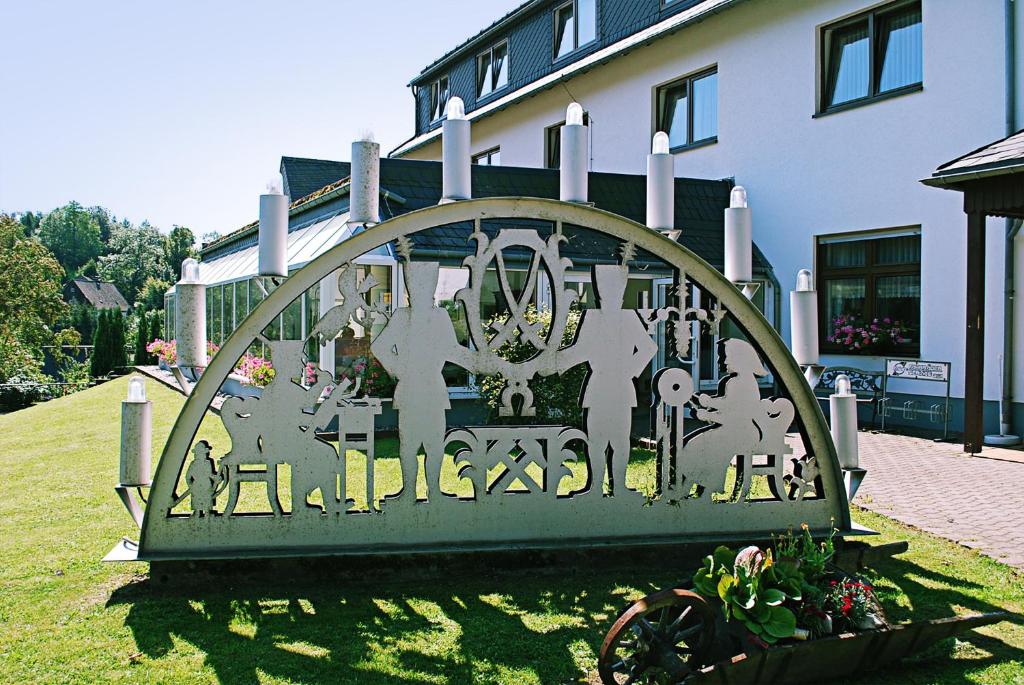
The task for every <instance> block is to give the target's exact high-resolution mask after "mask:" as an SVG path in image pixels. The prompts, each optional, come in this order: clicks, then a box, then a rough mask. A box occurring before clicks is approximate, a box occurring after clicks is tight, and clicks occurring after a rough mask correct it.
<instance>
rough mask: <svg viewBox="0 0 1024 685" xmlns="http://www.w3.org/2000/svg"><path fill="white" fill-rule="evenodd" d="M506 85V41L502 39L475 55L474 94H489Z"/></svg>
mask: <svg viewBox="0 0 1024 685" xmlns="http://www.w3.org/2000/svg"><path fill="white" fill-rule="evenodd" d="M507 85H508V41H507V40H503V41H501V42H500V43H498V44H497V45H495V46H493V47H491V48H490V49H489V50H487V51H486V52H483V53H480V54H479V55H477V57H476V96H477V97H478V98H482V97H485V96H487V95H490V94H491V93H493V92H494V91H496V90H501V89H502V88H504V87H505V86H507Z"/></svg>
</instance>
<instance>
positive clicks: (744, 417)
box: [682, 338, 792, 497]
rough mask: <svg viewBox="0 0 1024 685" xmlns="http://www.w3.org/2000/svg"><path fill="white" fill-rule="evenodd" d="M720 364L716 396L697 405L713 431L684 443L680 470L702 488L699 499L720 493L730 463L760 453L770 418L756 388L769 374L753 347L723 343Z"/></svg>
mask: <svg viewBox="0 0 1024 685" xmlns="http://www.w3.org/2000/svg"><path fill="white" fill-rule="evenodd" d="M718 358H719V370H720V373H721V374H722V380H721V381H719V384H718V394H717V395H707V394H701V395H698V396H696V397H695V398H694V400H693V404H694V405H695V408H696V411H695V412H694V416H695V417H696V418H697V420H699V421H705V422H707V423H709V424H711V425H709V426H704V427H703V428H699V429H697V430H695V431H693V432H692V433H690V434H688V435H686V436H685V437H684V438H683V468H682V470H683V472H684V474H685V476H686V479H687V482H688V483H690V484H691V485H698V486H699V488H698V493H697V496H698V497H704V496H705V495H706V494H707V493H708V492H712V493H719V492H722V491H723V490H724V489H725V481H726V476H727V473H728V469H729V464H730V463H732V460H733V459H734V458H735V457H736V456H743V455H751V454H755V453H756V452H757V451H758V449H759V446H760V443H761V440H762V435H763V427H762V426H763V424H764V422H765V420H766V418H767V416H768V414H767V412H766V407H767V406H768V405H765V404H762V402H761V390H760V387H759V386H758V384H757V379H758V378H761V377H763V376H767V375H768V371H767V370H766V369H765V368H764V365H763V364H762V363H761V359H760V358H759V357H758V355H757V352H755V351H754V348H753V347H752V346H751V345H750V343H748V342H746V341H745V340H740V339H738V338H728V339H725V340H722V341H720V342H719V343H718ZM769 404H770V403H769ZM789 418H790V419H791V418H792V415H791V414H790V415H789ZM786 425H787V426H788V425H789V424H788V422H787V423H786Z"/></svg>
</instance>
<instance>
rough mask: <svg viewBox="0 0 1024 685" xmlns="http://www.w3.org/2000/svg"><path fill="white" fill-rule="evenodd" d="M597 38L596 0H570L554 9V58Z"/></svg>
mask: <svg viewBox="0 0 1024 685" xmlns="http://www.w3.org/2000/svg"><path fill="white" fill-rule="evenodd" d="M596 38H597V0H572V2H567V3H565V4H564V5H561V6H559V7H558V8H557V9H555V59H559V58H561V57H564V56H566V55H568V54H569V53H571V52H573V51H575V50H578V49H579V48H581V47H583V46H584V45H586V44H587V43H590V42H592V41H594V40H595V39H596Z"/></svg>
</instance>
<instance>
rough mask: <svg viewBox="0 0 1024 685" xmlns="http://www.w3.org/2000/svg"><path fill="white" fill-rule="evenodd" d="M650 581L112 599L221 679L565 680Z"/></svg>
mask: <svg viewBox="0 0 1024 685" xmlns="http://www.w3.org/2000/svg"><path fill="white" fill-rule="evenodd" d="M246 563H252V562H246ZM256 563H258V562H256ZM382 563H384V562H382ZM638 575H639V574H638V573H637V572H635V571H634V572H629V571H618V572H609V573H605V574H599V575H597V574H595V575H589V574H588V575H571V574H570V575H561V574H560V575H554V574H552V573H551V572H550V570H545V571H543V572H535V571H531V570H522V571H520V572H517V573H515V574H512V573H505V572H502V573H500V574H495V573H494V572H492V571H491V570H490V569H481V573H480V575H479V576H478V577H477V578H452V577H443V576H442V577H436V578H427V579H422V578H418V579H416V580H415V581H403V580H397V582H394V581H392V580H391V579H389V580H388V581H387V582H384V583H380V584H377V585H374V584H372V583H371V582H368V581H365V580H364V581H359V582H352V581H349V580H344V581H339V582H338V584H337V585H336V586H334V587H326V586H325V585H324V584H323V583H320V584H311V583H308V582H301V583H298V584H297V583H293V582H289V581H287V580H282V581H281V582H279V583H271V582H265V583H261V584H244V585H239V586H238V587H235V588H213V587H193V588H184V587H173V588H168V587H162V586H159V585H157V584H156V583H155V582H151V581H148V580H147V581H142V582H138V583H133V584H131V585H127V586H124V587H122V588H120V589H118V590H117V591H115V592H114V594H113V596H112V597H111V599H110V603H111V604H128V605H129V607H130V608H129V611H128V617H127V619H126V623H127V625H128V627H129V628H130V629H131V630H132V633H133V635H134V637H135V640H136V643H137V645H138V648H139V650H140V651H141V652H142V653H143V654H145V655H146V656H148V657H150V658H153V659H159V658H161V657H163V656H165V655H167V654H168V653H170V652H171V651H172V650H175V646H176V642H178V641H184V642H187V643H189V644H191V645H192V646H193V647H195V649H197V650H198V651H200V652H202V653H203V654H204V656H205V663H206V664H207V665H208V666H210V667H211V668H212V669H213V670H214V671H215V673H216V675H217V678H218V680H219V681H220V682H226V683H250V682H255V681H256V680H258V679H259V675H260V674H265V675H266V676H270V677H272V678H278V679H283V680H288V681H291V682H307V683H314V682H335V683H367V684H372V683H424V682H439V683H467V682H523V683H527V682H544V683H551V682H558V683H562V682H568V681H573V680H575V679H578V678H579V676H580V675H581V672H582V668H583V667H589V666H593V665H594V664H595V663H596V654H597V650H598V648H599V646H600V640H601V639H602V638H603V636H604V631H605V630H607V628H608V625H610V623H611V620H612V619H613V618H614V616H615V615H617V613H618V611H619V610H620V609H622V608H623V607H624V606H625V604H626V600H625V599H624V597H623V596H622V595H623V594H624V593H625V592H626V591H627V590H625V589H623V587H622V586H620V583H622V584H624V585H625V586H627V587H628V588H632V592H631V596H635V595H636V594H638V593H646V592H650V591H652V590H653V589H654V588H655V587H656V585H654V584H651V583H650V581H649V582H648V583H644V582H638V581H639V578H638ZM656 582H657V583H658V584H659V585H660V584H670V583H671V578H669V577H667V576H664V575H662V576H660V577H658V578H657V579H656Z"/></svg>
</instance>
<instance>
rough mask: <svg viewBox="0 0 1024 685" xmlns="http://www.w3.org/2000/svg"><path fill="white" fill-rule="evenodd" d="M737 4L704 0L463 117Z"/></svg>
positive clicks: (426, 136) (424, 138) (398, 152)
mask: <svg viewBox="0 0 1024 685" xmlns="http://www.w3.org/2000/svg"><path fill="white" fill-rule="evenodd" d="M737 2H739V0H706V1H705V2H702V3H700V4H699V5H694V6H693V7H691V8H690V9H688V10H685V11H683V12H680V13H679V14H675V15H673V16H671V17H669V18H668V19H665V20H664V21H661V22H658V23H657V24H654V25H653V26H649V27H647V28H646V29H644V30H643V31H639V32H638V33H634V34H633V35H631V36H628V37H626V38H623V39H622V40H620V41H618V42H617V43H612V44H611V45H609V46H607V47H604V48H602V49H600V50H598V51H597V52H595V53H593V54H590V55H587V56H586V57H584V58H583V59H581V60H579V61H578V62H573V63H572V64H569V65H567V66H565V67H563V68H561V69H559V70H558V71H554V72H552V73H550V74H548V75H547V76H544V77H542V78H539V79H537V80H536V81H533V82H532V83H530V84H528V85H526V86H523V87H522V88H520V89H519V90H516V91H513V92H511V93H509V94H507V95H505V96H504V97H501V98H498V99H497V100H494V101H493V102H489V103H487V104H486V105H484V106H483V107H479V108H477V109H475V110H473V111H472V112H469V113H468V114H467V115H466V118H467V119H469V120H470V121H476V120H477V119H482V118H484V117H486V116H489V115H491V114H494V113H496V112H499V111H501V110H503V109H505V108H506V107H508V106H509V105H511V104H513V103H515V102H518V101H520V100H523V99H525V98H527V97H530V96H531V95H535V94H536V93H538V92H540V91H542V90H546V89H548V88H551V87H552V86H555V85H557V84H559V83H561V82H562V81H568V80H569V79H571V78H573V77H575V76H577V75H579V74H580V73H582V72H584V71H587V70H588V69H591V68H592V67H594V66H596V65H598V64H600V63H602V62H606V61H608V60H610V59H613V58H615V57H618V56H620V55H622V54H623V53H625V52H629V51H630V50H633V49H635V48H637V47H640V46H642V45H644V44H646V43H650V42H651V41H653V40H655V39H658V38H661V37H663V36H665V35H667V34H669V33H672V32H674V31H678V30H679V29H681V28H683V27H685V26H687V25H688V24H692V23H696V22H698V21H701V20H703V19H706V18H707V17H708V16H710V15H712V14H717V13H718V12H721V11H722V10H723V9H725V8H726V7H727V6H728V5H732V4H735V3H737ZM440 136H441V128H440V127H438V128H435V129H434V130H432V131H427V132H426V133H422V134H420V135H418V136H416V137H414V138H411V139H409V140H407V141H406V142H404V143H402V144H401V145H399V146H398V147H397V148H395V149H394V150H392V151H391V152H390V153H388V157H400V156H402V155H404V154H406V153H408V152H412V151H413V150H415V149H417V148H420V147H423V146H424V145H426V144H427V143H430V142H431V141H433V140H435V139H437V138H439V137H440Z"/></svg>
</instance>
